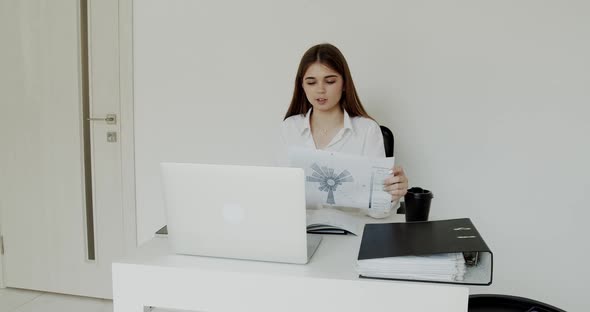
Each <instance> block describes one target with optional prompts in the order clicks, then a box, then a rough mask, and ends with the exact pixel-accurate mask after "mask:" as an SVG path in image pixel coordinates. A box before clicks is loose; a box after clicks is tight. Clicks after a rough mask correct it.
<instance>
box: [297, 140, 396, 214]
mask: <svg viewBox="0 0 590 312" xmlns="http://www.w3.org/2000/svg"><path fill="white" fill-rule="evenodd" d="M289 162H290V166H291V167H298V168H303V169H304V171H305V197H306V204H307V207H308V208H317V207H321V206H326V205H327V206H339V207H353V208H361V209H375V210H387V209H390V207H391V194H389V193H387V192H386V191H384V190H383V181H384V180H385V179H386V178H387V177H388V176H389V175H391V173H390V170H391V168H393V165H394V158H393V157H390V158H370V157H363V156H355V155H349V154H343V153H337V152H328V151H318V150H311V149H304V148H295V147H292V148H290V149H289Z"/></svg>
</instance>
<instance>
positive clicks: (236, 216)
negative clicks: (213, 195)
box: [223, 203, 244, 224]
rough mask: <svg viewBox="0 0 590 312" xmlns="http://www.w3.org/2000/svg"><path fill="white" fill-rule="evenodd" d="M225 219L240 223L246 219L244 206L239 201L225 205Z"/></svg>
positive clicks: (228, 221) (229, 221)
mask: <svg viewBox="0 0 590 312" xmlns="http://www.w3.org/2000/svg"><path fill="white" fill-rule="evenodd" d="M223 220H225V222H227V223H229V224H240V223H242V221H243V220H244V208H242V206H241V205H240V204H238V203H225V204H224V205H223Z"/></svg>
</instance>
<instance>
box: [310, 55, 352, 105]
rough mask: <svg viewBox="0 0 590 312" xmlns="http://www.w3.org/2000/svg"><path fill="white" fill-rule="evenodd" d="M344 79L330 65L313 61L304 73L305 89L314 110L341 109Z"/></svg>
mask: <svg viewBox="0 0 590 312" xmlns="http://www.w3.org/2000/svg"><path fill="white" fill-rule="evenodd" d="M343 85H344V80H343V79H342V76H340V74H338V72H336V71H335V70H333V69H331V68H330V67H328V66H326V65H323V64H320V63H318V62H316V63H313V64H311V65H310V66H309V68H307V71H306V72H305V74H304V75H303V91H305V96H306V97H307V100H308V101H309V103H311V105H312V106H313V109H314V111H324V112H329V111H332V110H335V109H340V98H341V97H342V91H343V90H342V89H343Z"/></svg>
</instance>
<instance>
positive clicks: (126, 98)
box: [119, 0, 137, 253]
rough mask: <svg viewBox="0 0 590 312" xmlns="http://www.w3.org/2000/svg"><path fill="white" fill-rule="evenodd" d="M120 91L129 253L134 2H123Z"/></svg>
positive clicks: (133, 230) (133, 221)
mask: <svg viewBox="0 0 590 312" xmlns="http://www.w3.org/2000/svg"><path fill="white" fill-rule="evenodd" d="M119 87H120V89H119V90H120V91H119V92H120V93H119V99H120V108H121V171H122V172H121V177H122V184H121V185H122V188H123V189H122V194H123V198H122V201H123V225H124V231H125V247H126V248H125V250H126V252H127V253H129V252H131V251H133V250H135V249H136V248H137V214H136V200H135V135H134V129H135V125H134V118H133V117H134V102H133V0H119Z"/></svg>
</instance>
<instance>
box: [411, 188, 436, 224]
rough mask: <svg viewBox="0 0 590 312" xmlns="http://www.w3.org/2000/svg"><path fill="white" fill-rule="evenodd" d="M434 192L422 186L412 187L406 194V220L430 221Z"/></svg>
mask: <svg viewBox="0 0 590 312" xmlns="http://www.w3.org/2000/svg"><path fill="white" fill-rule="evenodd" d="M432 197H433V196H432V192H431V191H429V190H425V189H423V188H421V187H412V188H410V189H408V192H407V193H406V195H405V196H404V200H405V202H406V222H413V221H428V213H430V202H431V201H432Z"/></svg>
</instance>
